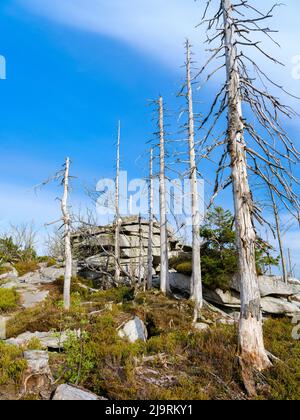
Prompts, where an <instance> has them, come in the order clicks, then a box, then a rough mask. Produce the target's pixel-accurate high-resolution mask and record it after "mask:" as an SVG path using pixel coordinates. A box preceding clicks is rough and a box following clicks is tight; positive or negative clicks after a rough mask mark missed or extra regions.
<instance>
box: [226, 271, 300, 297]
mask: <svg viewBox="0 0 300 420" xmlns="http://www.w3.org/2000/svg"><path fill="white" fill-rule="evenodd" d="M258 283H259V290H260V294H261V297H266V296H280V297H288V296H292V295H296V294H299V293H300V282H299V281H298V282H296V281H295V280H292V279H290V280H289V283H288V284H286V283H285V282H284V281H283V280H282V277H279V276H259V278H258ZM230 287H231V289H232V290H234V291H236V292H239V293H240V281H239V276H238V275H236V276H234V278H233V279H232V282H231V285H230Z"/></svg>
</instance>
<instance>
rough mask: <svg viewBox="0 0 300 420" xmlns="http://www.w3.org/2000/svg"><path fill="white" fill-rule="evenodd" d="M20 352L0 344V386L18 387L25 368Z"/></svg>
mask: <svg viewBox="0 0 300 420" xmlns="http://www.w3.org/2000/svg"><path fill="white" fill-rule="evenodd" d="M22 354H23V353H22V351H21V350H20V349H19V348H18V347H15V346H10V345H6V344H4V343H1V342H0V385H7V384H9V383H11V382H12V383H13V384H15V385H19V382H20V380H21V378H22V375H23V373H24V371H25V369H26V367H27V363H26V361H25V360H24V359H23V357H22Z"/></svg>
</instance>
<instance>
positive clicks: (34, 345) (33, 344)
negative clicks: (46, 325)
mask: <svg viewBox="0 0 300 420" xmlns="http://www.w3.org/2000/svg"><path fill="white" fill-rule="evenodd" d="M26 350H43V346H42V344H41V342H40V340H39V339H38V338H36V337H33V338H32V339H31V340H30V341H29V343H28V344H27V346H26Z"/></svg>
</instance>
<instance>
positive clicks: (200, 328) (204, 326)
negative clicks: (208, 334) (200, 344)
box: [195, 322, 210, 331]
mask: <svg viewBox="0 0 300 420" xmlns="http://www.w3.org/2000/svg"><path fill="white" fill-rule="evenodd" d="M195 329H196V330H198V331H208V330H209V329H210V327H209V325H208V324H204V322H198V323H197V324H195Z"/></svg>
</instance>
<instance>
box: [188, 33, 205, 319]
mask: <svg viewBox="0 0 300 420" xmlns="http://www.w3.org/2000/svg"><path fill="white" fill-rule="evenodd" d="M185 48H186V95H185V96H186V101H187V110H188V125H187V128H188V145H189V165H190V166H189V178H190V182H191V213H192V214H191V215H192V245H193V255H192V283H191V297H192V299H193V300H194V302H195V316H194V322H196V321H197V318H198V314H199V311H200V310H201V308H202V307H203V295H202V279H201V259H200V253H201V238H200V211H199V191H198V176H197V175H198V168H197V164H196V150H195V119H194V103H193V88H192V75H191V65H192V60H191V44H190V42H189V41H187V42H186V46H185Z"/></svg>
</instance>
